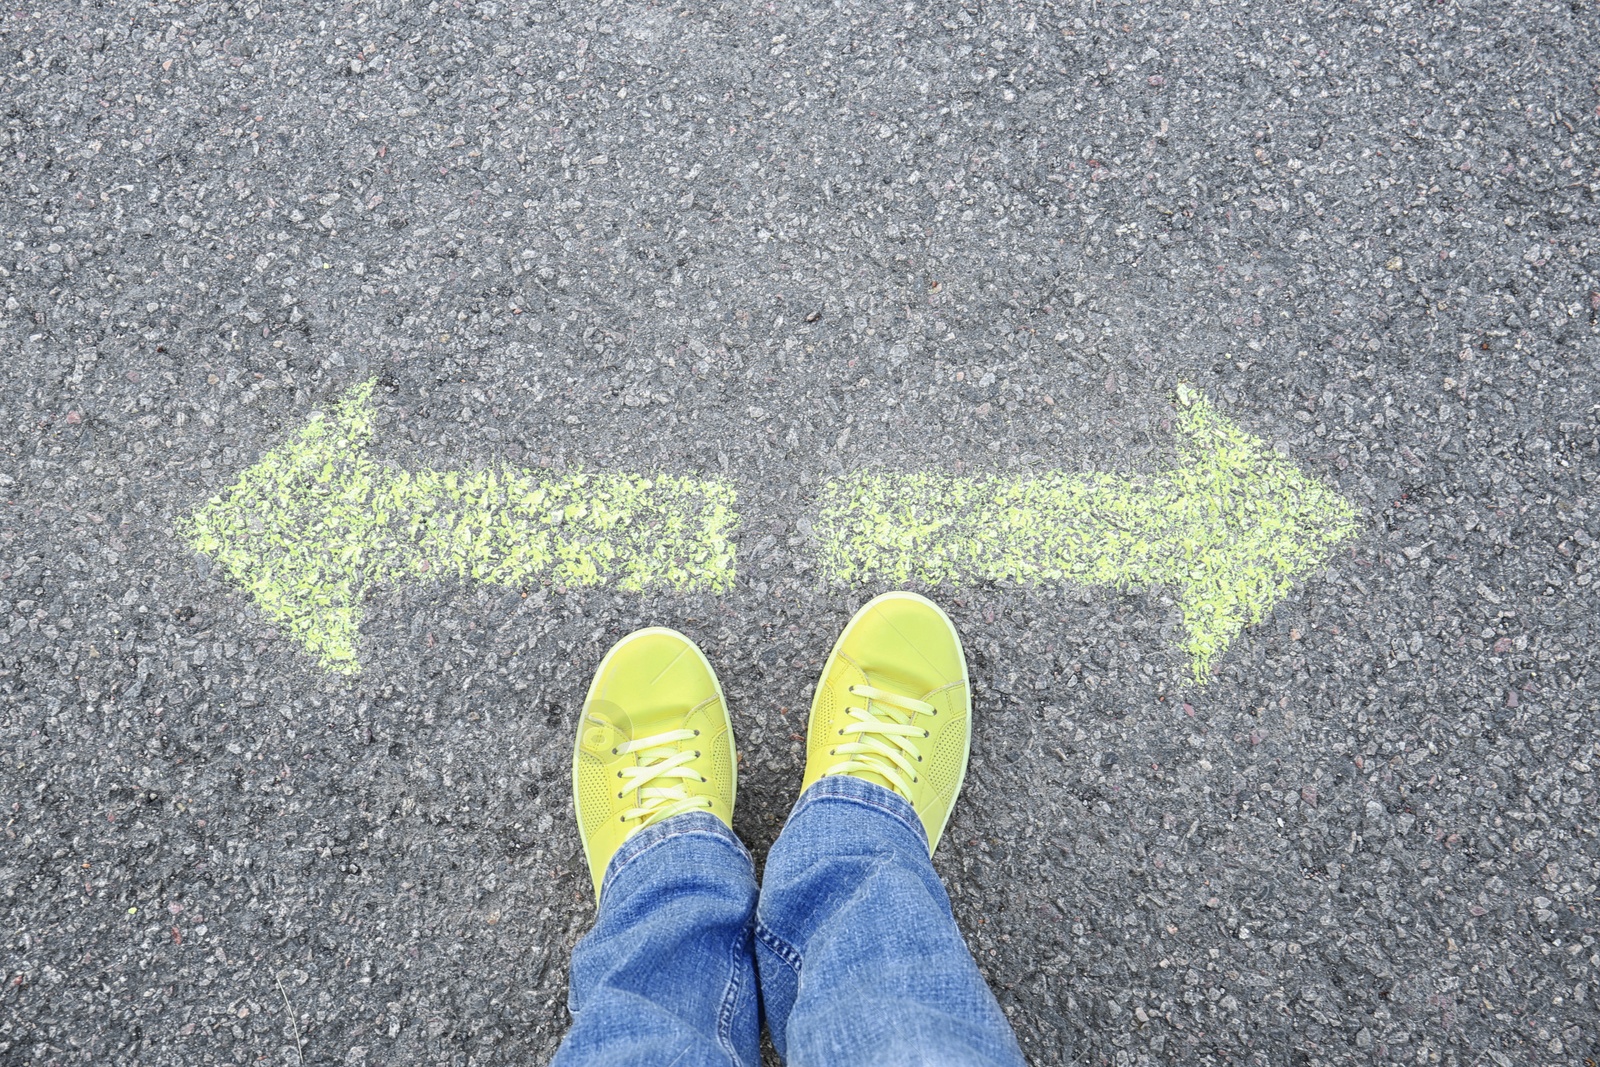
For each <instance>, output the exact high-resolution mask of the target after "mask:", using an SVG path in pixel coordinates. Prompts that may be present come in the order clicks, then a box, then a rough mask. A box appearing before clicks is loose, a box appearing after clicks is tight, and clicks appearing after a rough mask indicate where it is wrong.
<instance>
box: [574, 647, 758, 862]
mask: <svg viewBox="0 0 1600 1067" xmlns="http://www.w3.org/2000/svg"><path fill="white" fill-rule="evenodd" d="M658 634H664V635H666V636H668V637H676V638H678V639H679V640H680V641H682V642H683V643H684V644H685V645H687V646H688V647H689V649H690V651H692V652H693V653H694V654H695V655H696V656H697V657H699V659H700V662H701V663H702V664H703V665H704V666H705V669H706V673H707V674H709V675H710V676H711V687H712V688H713V689H714V690H716V693H717V701H718V702H719V703H720V704H721V705H722V714H724V715H726V716H727V717H728V748H729V749H730V751H731V753H732V756H733V759H732V761H731V762H732V765H733V768H732V773H731V774H730V776H729V777H730V778H731V780H732V782H733V796H732V797H731V798H730V799H729V802H728V810H729V812H730V813H731V812H732V811H733V808H734V803H735V802H736V801H737V800H738V798H739V749H738V746H737V745H735V744H734V738H733V712H732V711H730V710H729V709H728V699H727V697H725V696H723V694H722V679H721V678H718V677H717V672H716V669H715V668H714V667H712V666H711V661H710V660H709V659H707V658H706V654H705V653H704V652H702V651H700V646H699V645H697V644H695V643H694V641H693V640H691V639H690V638H689V636H688V635H687V634H682V633H679V632H678V631H677V630H674V629H672V628H671V627H670V626H647V627H645V628H644V629H642V630H635V631H633V632H632V633H631V634H629V635H628V636H626V637H624V638H623V639H622V640H620V641H618V642H617V643H616V644H614V645H612V646H611V650H610V651H609V652H607V653H606V654H605V655H604V656H603V657H601V659H600V666H598V667H596V668H595V669H594V676H593V677H592V678H590V679H589V689H588V691H587V692H585V693H584V695H583V707H582V708H580V709H579V711H578V729H577V730H576V731H574V732H573V737H572V786H573V789H572V812H573V814H574V815H575V816H577V819H578V839H579V840H580V841H582V842H583V859H584V862H585V863H586V864H588V867H589V869H590V870H591V871H592V870H594V863H593V861H592V860H591V859H590V856H589V838H588V837H587V836H586V835H585V834H584V832H583V816H582V813H580V812H579V811H578V789H577V782H578V756H579V754H580V753H581V752H582V751H583V720H584V718H585V717H586V716H587V715H588V714H589V705H590V704H592V703H594V691H595V687H596V686H597V685H599V684H600V679H601V677H603V676H604V675H605V672H606V668H607V667H609V666H610V665H611V659H612V657H613V656H615V655H616V654H617V653H618V652H621V651H622V650H623V649H624V648H626V647H628V645H629V644H630V643H632V642H633V641H636V640H638V639H639V638H641V637H653V636H656V635H658ZM697 706H698V705H697ZM608 863H609V861H608Z"/></svg>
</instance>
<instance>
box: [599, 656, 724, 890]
mask: <svg viewBox="0 0 1600 1067" xmlns="http://www.w3.org/2000/svg"><path fill="white" fill-rule="evenodd" d="M736 788H737V769H736V766H735V763H734V753H733V725H732V722H731V721H730V719H729V717H728V707H727V703H726V702H725V701H724V700H723V697H722V687H721V685H719V684H718V682H717V675H716V672H715V671H713V670H712V669H711V664H710V663H709V662H707V661H706V657H705V654H704V653H702V652H701V651H700V649H699V648H697V647H696V646H695V644H694V642H693V641H690V640H689V639H688V638H687V637H685V636H683V635H682V634H680V633H678V632H677V631H675V630H668V629H663V628H659V627H657V628H652V629H648V630H639V631H637V632H636V633H632V634H629V635H628V636H627V637H624V638H623V639H622V640H621V641H618V642H617V643H616V644H615V645H613V646H612V648H611V651H610V652H607V653H606V656H605V658H604V659H603V660H601V661H600V666H599V668H598V669H597V670H596V671H595V675H594V681H593V682H592V683H591V684H590V686H589V695H588V698H587V699H586V700H585V701H584V704H583V716H582V718H581V720H580V721H579V723H578V738H577V742H576V744H575V746H574V750H573V754H572V797H573V806H574V807H575V808H576V810H577V816H578V832H579V834H580V836H581V837H582V838H583V851H584V856H585V857H586V858H587V860H588V862H589V874H590V876H591V877H592V878H593V879H594V892H595V897H596V898H597V899H598V897H599V896H600V888H601V883H602V882H603V881H604V879H605V873H606V867H607V866H608V865H609V864H610V862H611V857H612V856H613V855H615V854H616V851H617V849H618V848H619V847H621V845H622V843H623V842H624V841H626V840H627V839H628V838H629V837H632V836H633V835H634V834H636V833H638V832H639V831H640V830H642V829H644V828H645V827H646V826H651V825H654V824H655V823H658V822H660V821H662V820H663V819H670V818H671V817H672V816H674V815H679V814H682V813H683V812H686V811H709V812H711V813H712V814H713V815H715V816H716V817H717V818H719V819H721V820H722V821H723V822H725V823H728V824H729V825H730V826H731V825H732V821H733V801H734V793H735V791H736Z"/></svg>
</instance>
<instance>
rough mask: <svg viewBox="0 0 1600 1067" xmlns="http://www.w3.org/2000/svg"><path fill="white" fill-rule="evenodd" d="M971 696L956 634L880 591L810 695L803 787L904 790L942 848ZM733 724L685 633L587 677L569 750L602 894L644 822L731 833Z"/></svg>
mask: <svg viewBox="0 0 1600 1067" xmlns="http://www.w3.org/2000/svg"><path fill="white" fill-rule="evenodd" d="M971 738H972V698H971V694H970V692H969V687H968V684H967V663H966V657H965V656H964V655H963V653H962V651H961V638H960V637H959V636H958V635H957V634H956V628H955V625H954V624H953V623H951V621H950V619H949V617H948V616H946V615H945V613H944V612H943V611H941V610H940V609H939V606H938V605H937V604H935V603H933V601H931V600H928V599H927V598H926V597H921V596H918V595H917V594H915V593H906V592H895V593H885V594H883V595H882V596H880V597H877V598H875V599H874V600H872V601H870V602H869V603H867V604H866V605H865V606H864V607H863V608H862V609H861V610H860V611H858V612H856V615H855V618H853V619H851V620H850V624H849V625H848V626H846V627H845V629H844V632H843V633H842V634H840V635H839V640H838V641H837V642H835V643H834V646H833V652H832V653H831V654H829V656H828V661H827V663H826V664H825V665H824V666H823V668H822V677H821V679H820V680H819V681H818V682H817V691H816V695H815V696H814V697H813V698H812V701H811V722H810V726H809V728H808V730H807V741H806V770H805V779H804V781H803V782H802V784H801V790H802V791H804V790H805V789H807V788H809V787H810V786H811V784H812V783H813V782H815V781H817V780H818V779H820V778H824V777H826V776H828V775H835V774H848V775H853V776H855V777H857V778H863V779H865V780H867V781H869V782H874V783H876V784H878V785H881V786H884V787H885V788H888V789H892V790H893V791H894V792H896V793H898V794H900V796H902V797H904V798H905V799H906V800H907V801H909V802H910V804H911V806H912V807H913V808H914V809H915V810H916V813H917V815H918V817H920V818H921V820H922V825H923V827H924V828H925V829H926V830H927V833H928V850H929V852H932V851H933V849H934V847H935V846H937V845H938V843H939V836H940V835H941V834H942V833H943V832H944V827H945V824H946V823H947V822H948V821H949V819H950V810H951V808H952V807H954V806H955V799H956V794H958V793H959V792H960V791H961V781H962V779H963V778H964V777H965V776H966V770H967V753H968V750H969V748H970V745H971ZM737 785H738V761H737V757H736V755H735V753H734V746H733V723H732V721H731V720H730V718H729V715H728V706H727V702H726V701H725V700H724V699H723V696H722V686H721V685H720V684H719V683H718V681H717V675H716V672H715V671H713V670H712V669H711V664H710V663H709V662H708V661H707V660H706V657H705V654H704V653H702V652H701V651H700V649H699V648H697V647H696V646H695V644H694V642H692V641H690V640H689V639H688V638H687V637H685V636H683V635H682V634H680V633H678V632H677V631H676V630H668V629H665V628H661V627H654V628H651V629H648V630H640V631H638V632H636V633H632V634H629V635H628V636H627V637H624V638H623V639H622V640H621V641H619V642H617V644H616V645H614V646H613V647H612V649H611V651H610V652H608V653H606V657H605V659H603V660H601V661H600V667H599V669H598V670H597V671H596V672H595V676H594V681H593V683H591V684H590V686H589V695H588V698H587V699H586V700H585V701H584V705H583V717H582V719H581V721H580V722H579V724H578V739H577V744H576V746H575V748H574V751H573V756H572V795H573V804H574V806H575V807H576V809H577V815H578V831H579V833H580V834H581V836H582V838H583V851H584V855H585V857H586V858H587V859H588V861H589V873H590V875H591V876H592V877H593V878H594V891H595V896H596V897H598V896H599V895H600V887H601V882H602V880H603V879H604V877H605V872H606V867H607V865H608V864H610V862H611V857H612V856H613V855H615V853H616V851H617V849H618V848H619V847H621V845H622V843H623V842H624V841H626V840H627V839H628V838H629V837H631V836H632V835H633V834H635V833H638V832H639V831H640V830H642V829H644V828H645V827H646V826H650V825H652V824H654V823H657V822H660V821H661V820H663V819H668V818H671V817H672V816H674V815H678V814H681V813H683V812H686V811H709V812H711V813H712V814H713V815H715V816H716V817H717V818H719V819H721V820H722V821H723V822H724V823H727V824H728V825H729V826H732V823H733V801H734V795H735V793H736V791H737Z"/></svg>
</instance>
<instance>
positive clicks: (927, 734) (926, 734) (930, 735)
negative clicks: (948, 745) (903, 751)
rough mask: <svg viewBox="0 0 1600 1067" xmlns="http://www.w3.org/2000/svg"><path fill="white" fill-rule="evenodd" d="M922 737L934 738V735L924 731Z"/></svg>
mask: <svg viewBox="0 0 1600 1067" xmlns="http://www.w3.org/2000/svg"><path fill="white" fill-rule="evenodd" d="M922 736H923V737H932V736H933V735H932V734H930V733H929V732H928V731H926V730H924V731H922Z"/></svg>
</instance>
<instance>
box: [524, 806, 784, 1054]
mask: <svg viewBox="0 0 1600 1067" xmlns="http://www.w3.org/2000/svg"><path fill="white" fill-rule="evenodd" d="M755 900H756V880H755V872H754V870H753V868H752V866H751V863H750V854H749V853H748V852H747V851H745V847H744V845H743V844H741V843H740V841H739V839H738V838H737V837H735V836H734V834H733V831H732V830H729V829H728V827H727V826H725V825H724V824H723V823H722V821H721V820H720V819H718V818H716V817H715V816H713V815H711V814H710V813H707V812H688V813H686V814H683V815H677V816H674V817H673V818H670V819H666V820H664V821H663V822H659V823H657V824H656V825H654V826H649V827H646V828H645V829H643V830H641V831H639V832H638V833H637V834H635V835H634V836H633V837H631V838H629V839H628V840H627V841H626V842H625V843H624V844H623V846H622V847H621V848H620V849H618V850H617V854H616V855H615V856H613V857H612V859H611V865H610V866H609V867H608V868H607V869H606V877H605V882H604V888H603V890H602V892H601V896H600V911H599V915H598V916H597V917H596V919H595V924H594V929H593V930H591V931H589V934H588V936H587V937H585V938H584V939H583V940H582V941H580V942H578V946H577V948H575V949H573V951H572V974H571V977H570V979H569V982H568V991H567V1007H568V1009H569V1010H570V1011H571V1012H572V1029H571V1030H570V1031H568V1033H567V1036H566V1038H565V1040H563V1041H562V1042H561V1048H560V1049H559V1050H558V1051H557V1052H556V1057H555V1060H554V1061H553V1064H554V1067H580V1065H582V1067H588V1065H603V1067H621V1065H638V1067H664V1065H665V1064H673V1065H674V1067H702V1065H704V1067H713V1065H714V1067H729V1065H733V1067H757V1065H758V1064H759V1063H760V1051H759V1049H760V1038H761V1026H760V1015H759V1009H758V1003H757V999H756V981H755V961H754V957H753V946H752V944H751V925H752V923H753V921H754V911H755Z"/></svg>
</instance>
